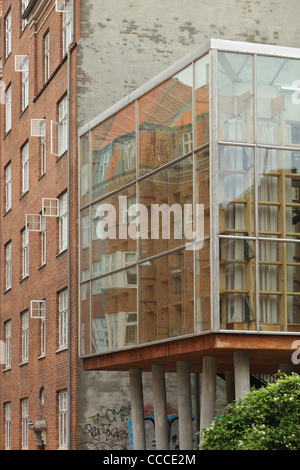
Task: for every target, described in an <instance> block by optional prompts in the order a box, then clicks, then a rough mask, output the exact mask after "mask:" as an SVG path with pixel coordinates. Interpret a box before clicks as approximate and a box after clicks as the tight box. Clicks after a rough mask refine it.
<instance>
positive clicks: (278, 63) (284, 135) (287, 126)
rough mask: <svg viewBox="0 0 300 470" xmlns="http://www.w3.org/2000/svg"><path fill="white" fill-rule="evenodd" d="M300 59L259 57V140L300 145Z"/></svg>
mask: <svg viewBox="0 0 300 470" xmlns="http://www.w3.org/2000/svg"><path fill="white" fill-rule="evenodd" d="M299 77H300V61H299V60H293V59H282V58H278V57H264V56H258V57H257V119H258V122H257V129H258V136H257V138H258V141H259V142H264V143H266V142H267V143H272V144H278V145H298V146H299V144H300V117H299V91H297V90H299Z"/></svg>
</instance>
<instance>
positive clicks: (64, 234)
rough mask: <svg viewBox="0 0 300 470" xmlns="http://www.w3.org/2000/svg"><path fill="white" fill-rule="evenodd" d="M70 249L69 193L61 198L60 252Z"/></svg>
mask: <svg viewBox="0 0 300 470" xmlns="http://www.w3.org/2000/svg"><path fill="white" fill-rule="evenodd" d="M67 248H68V193H67V192H66V193H64V194H63V195H62V196H61V197H60V198H59V252H60V253H61V252H62V251H64V250H66V249H67Z"/></svg>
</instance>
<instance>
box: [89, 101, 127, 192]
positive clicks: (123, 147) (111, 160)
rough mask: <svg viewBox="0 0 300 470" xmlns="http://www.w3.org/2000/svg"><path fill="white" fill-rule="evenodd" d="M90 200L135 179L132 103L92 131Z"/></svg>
mask: <svg viewBox="0 0 300 470" xmlns="http://www.w3.org/2000/svg"><path fill="white" fill-rule="evenodd" d="M92 145H93V200H95V199H96V198H98V197H100V196H103V195H105V194H107V193H109V192H111V191H113V190H114V189H116V188H119V187H121V186H123V185H125V184H127V183H128V182H130V181H132V180H133V179H135V177H136V131H135V103H133V104H131V105H129V106H127V107H126V108H125V109H123V110H122V111H120V112H119V113H117V114H116V115H114V116H113V117H111V118H110V119H108V120H107V121H105V122H103V123H101V124H99V126H97V127H95V128H94V129H93V130H92Z"/></svg>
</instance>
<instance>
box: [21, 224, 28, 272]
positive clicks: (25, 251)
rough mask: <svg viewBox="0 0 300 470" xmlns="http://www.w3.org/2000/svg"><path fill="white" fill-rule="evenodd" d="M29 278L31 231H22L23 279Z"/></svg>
mask: <svg viewBox="0 0 300 470" xmlns="http://www.w3.org/2000/svg"><path fill="white" fill-rule="evenodd" d="M27 276H29V231H28V230H27V229H24V230H23V231H22V279H24V278H25V277H27Z"/></svg>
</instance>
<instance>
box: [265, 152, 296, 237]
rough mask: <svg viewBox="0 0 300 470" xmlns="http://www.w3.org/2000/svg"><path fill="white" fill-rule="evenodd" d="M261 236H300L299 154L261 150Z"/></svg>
mask: <svg viewBox="0 0 300 470" xmlns="http://www.w3.org/2000/svg"><path fill="white" fill-rule="evenodd" d="M257 152H258V153H257V155H258V171H259V174H258V210H259V212H258V214H259V218H258V226H259V234H260V235H263V236H277V237H282V238H287V237H292V238H296V237H299V236H300V191H299V189H300V166H299V164H300V160H298V157H300V155H298V152H290V151H282V150H280V151H279V150H274V149H257Z"/></svg>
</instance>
